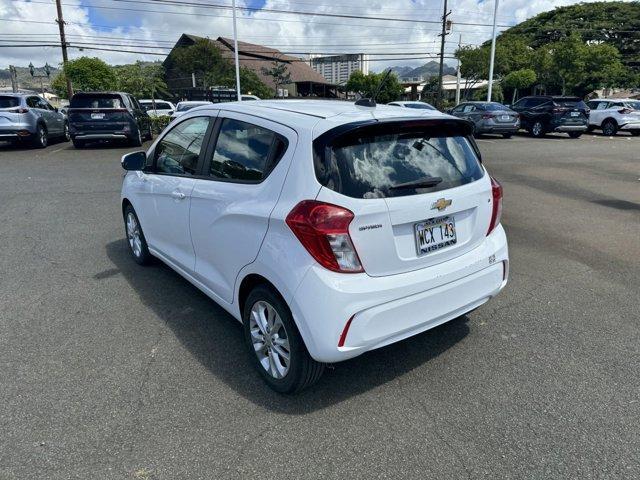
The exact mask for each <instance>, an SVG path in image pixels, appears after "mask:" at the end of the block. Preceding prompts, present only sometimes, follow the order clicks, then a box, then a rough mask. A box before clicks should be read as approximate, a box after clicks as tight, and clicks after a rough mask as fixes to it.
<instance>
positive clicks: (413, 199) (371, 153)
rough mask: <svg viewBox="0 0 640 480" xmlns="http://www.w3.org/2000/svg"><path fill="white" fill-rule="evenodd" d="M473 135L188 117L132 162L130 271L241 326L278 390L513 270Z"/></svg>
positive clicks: (413, 125)
mask: <svg viewBox="0 0 640 480" xmlns="http://www.w3.org/2000/svg"><path fill="white" fill-rule="evenodd" d="M471 134H472V127H471V125H470V124H469V123H468V122H466V121H464V120H460V119H458V118H455V117H452V116H449V115H445V114H442V113H440V112H437V111H425V112H416V111H415V110H411V109H404V110H402V109H398V108H394V107H388V106H384V105H381V106H377V107H361V106H358V105H354V104H351V103H348V102H339V101H317V100H315V101H311V100H309V101H306V100H300V101H297V100H289V101H282V100H281V101H254V102H246V103H245V102H241V103H227V104H217V105H211V106H204V107H199V108H197V109H193V110H190V111H189V112H188V113H186V114H184V115H183V116H181V117H180V118H178V119H176V120H175V121H174V122H173V123H172V124H170V125H169V127H168V128H166V130H165V131H164V132H163V134H162V135H161V136H160V137H159V138H158V139H157V140H156V142H155V143H154V144H153V145H152V146H151V148H150V149H149V150H148V151H147V152H146V153H145V152H134V153H130V154H127V155H125V156H124V157H123V158H122V166H123V168H124V169H125V170H127V173H126V175H125V177H124V182H123V187H122V196H121V201H122V213H123V217H124V224H125V231H126V236H127V239H128V244H129V247H130V250H131V254H132V256H133V259H134V260H135V261H136V262H137V263H139V264H146V263H148V262H149V261H150V260H151V258H152V257H157V258H159V259H160V260H162V261H163V262H165V263H166V264H167V265H169V266H170V267H171V268H173V269H174V270H175V271H177V272H178V273H179V274H180V275H182V276H183V277H184V278H186V279H187V280H188V281H189V282H191V283H193V284H194V285H195V286H196V287H198V288H199V289H201V290H202V291H203V292H204V293H205V294H207V295H208V296H209V297H210V298H212V299H213V300H214V301H215V302H217V303H218V304H220V305H221V306H222V307H223V308H224V309H225V310H227V311H228V312H229V313H230V314H231V315H232V316H233V317H235V318H236V319H237V320H238V321H240V322H242V324H243V328H244V338H245V341H246V344H247V347H248V350H249V352H250V355H251V358H252V361H253V362H254V363H255V366H256V368H257V370H258V371H259V372H260V375H261V376H262V377H263V378H264V380H265V381H266V382H267V383H268V384H269V386H270V387H271V388H273V389H274V390H276V391H279V392H297V391H299V390H301V389H303V388H305V387H308V386H310V385H311V384H313V383H314V382H315V381H316V380H317V379H318V378H319V377H320V375H321V374H322V371H323V369H324V367H325V365H326V364H330V363H334V362H339V361H342V360H346V359H349V358H352V357H355V356H357V355H360V354H362V353H364V352H367V351H370V350H373V349H376V348H380V347H382V346H385V345H388V344H390V343H393V342H397V341H399V340H402V339H405V338H407V337H410V336H412V335H416V334H418V333H421V332H424V331H425V330H428V329H430V328H433V327H435V326H437V325H440V324H442V323H444V322H447V321H449V320H452V319H454V318H456V317H459V316H461V315H463V314H465V313H467V312H469V311H471V310H473V309H475V308H477V307H478V306H480V305H482V304H483V303H485V302H487V301H488V300H489V299H491V298H492V297H493V296H495V295H496V294H497V293H498V292H500V290H501V289H502V288H503V287H504V286H505V284H506V282H507V276H508V271H509V260H508V250H507V240H506V236H505V232H504V230H503V228H502V226H501V225H500V215H501V210H502V188H501V186H500V185H499V184H498V183H497V182H496V181H495V180H494V179H492V178H491V177H490V176H489V174H488V173H487V171H486V169H485V168H484V166H483V165H482V163H481V158H480V153H479V151H478V149H477V146H476V144H475V143H474V140H473V138H472V136H471Z"/></svg>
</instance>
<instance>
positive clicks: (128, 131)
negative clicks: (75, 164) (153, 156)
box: [68, 92, 152, 148]
mask: <svg viewBox="0 0 640 480" xmlns="http://www.w3.org/2000/svg"><path fill="white" fill-rule="evenodd" d="M68 117H69V134H70V135H71V140H72V141H73V145H74V146H75V147H77V148H81V147H83V146H84V145H85V144H86V143H87V142H90V141H98V140H126V141H127V142H128V143H130V144H131V145H134V146H136V147H139V146H140V145H142V142H143V140H144V139H148V140H150V139H151V138H152V132H151V119H150V117H149V115H148V114H147V112H146V110H145V109H144V108H143V107H142V105H140V103H139V102H138V100H136V99H135V98H134V97H133V96H132V95H129V94H128V93H123V92H81V93H76V94H75V95H74V96H73V97H72V98H71V104H70V105H69V110H68Z"/></svg>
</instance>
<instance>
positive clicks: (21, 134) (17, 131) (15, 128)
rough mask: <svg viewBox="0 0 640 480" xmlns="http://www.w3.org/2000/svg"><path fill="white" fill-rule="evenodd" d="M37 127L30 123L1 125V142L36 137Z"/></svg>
mask: <svg viewBox="0 0 640 480" xmlns="http://www.w3.org/2000/svg"><path fill="white" fill-rule="evenodd" d="M35 133H36V128H35V125H31V124H29V123H10V124H8V125H0V140H14V139H18V138H26V137H29V136H31V135H35Z"/></svg>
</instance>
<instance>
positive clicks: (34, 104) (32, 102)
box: [27, 97, 42, 108]
mask: <svg viewBox="0 0 640 480" xmlns="http://www.w3.org/2000/svg"><path fill="white" fill-rule="evenodd" d="M27 106H28V107H29V108H42V107H41V106H40V98H39V97H29V98H27Z"/></svg>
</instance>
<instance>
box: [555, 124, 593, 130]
mask: <svg viewBox="0 0 640 480" xmlns="http://www.w3.org/2000/svg"><path fill="white" fill-rule="evenodd" d="M551 131H552V132H586V131H587V125H586V124H585V125H556V126H552V127H551Z"/></svg>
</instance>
